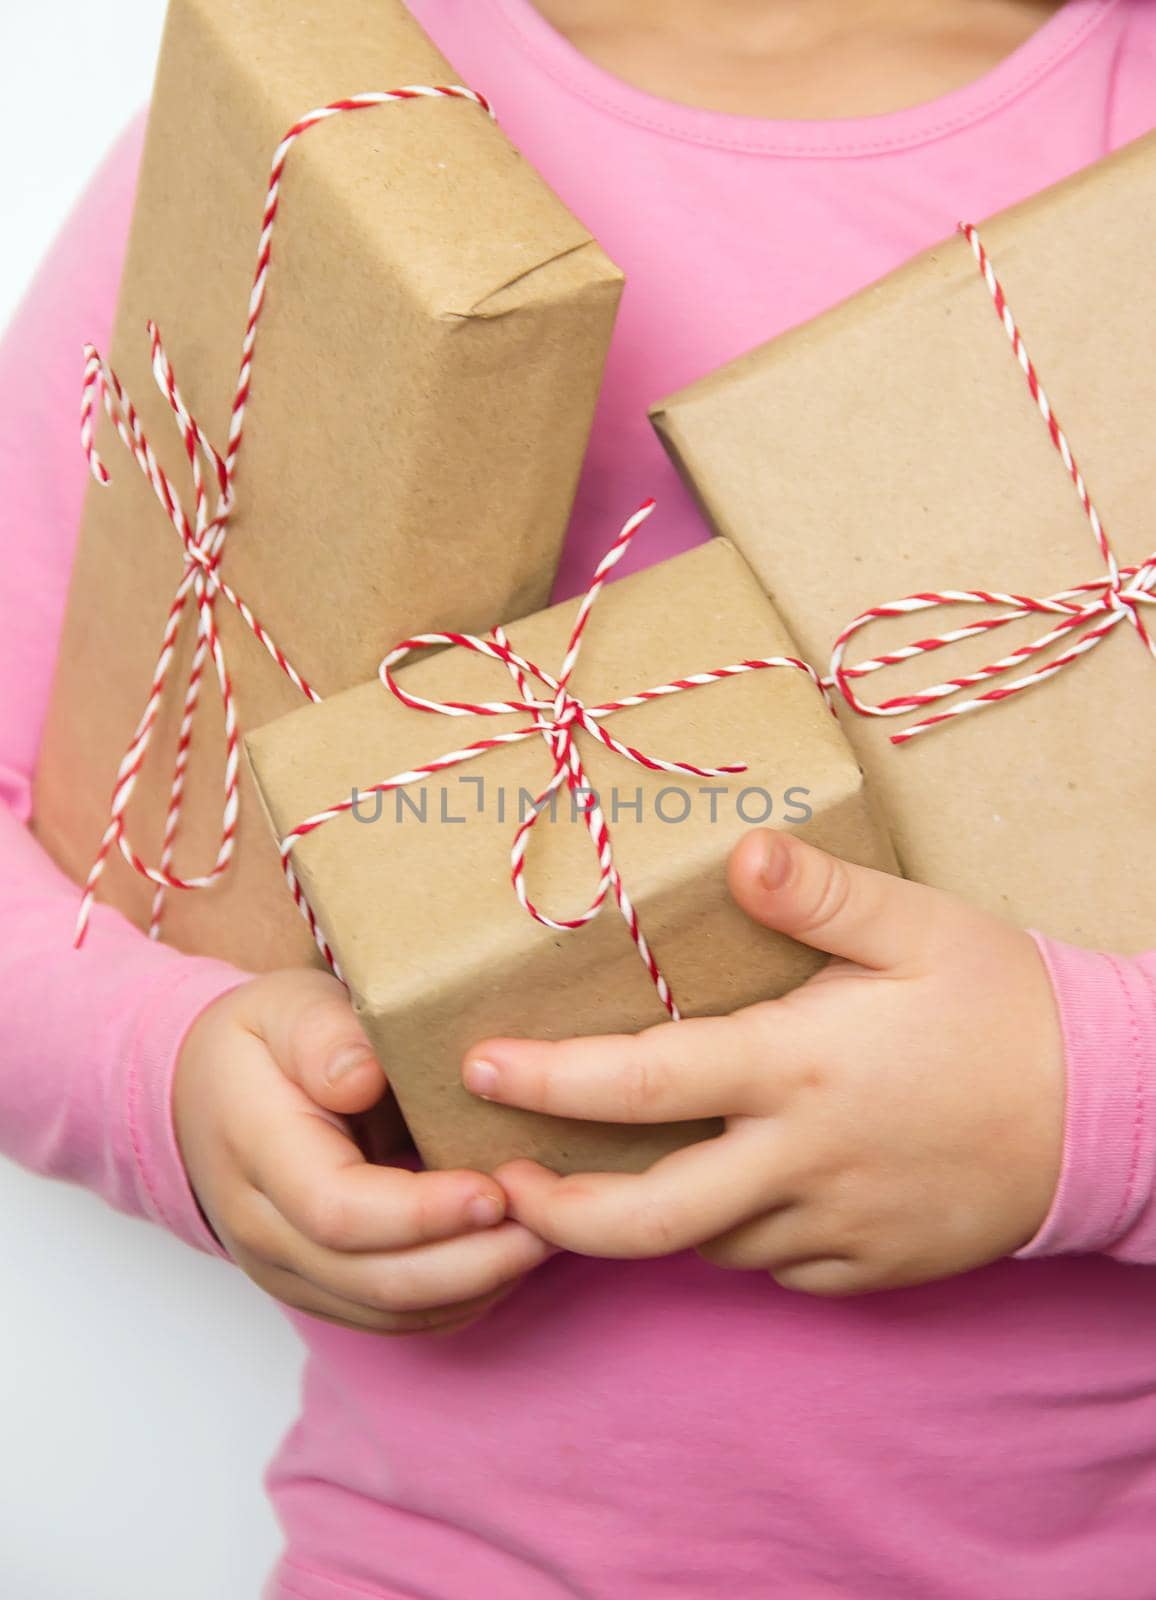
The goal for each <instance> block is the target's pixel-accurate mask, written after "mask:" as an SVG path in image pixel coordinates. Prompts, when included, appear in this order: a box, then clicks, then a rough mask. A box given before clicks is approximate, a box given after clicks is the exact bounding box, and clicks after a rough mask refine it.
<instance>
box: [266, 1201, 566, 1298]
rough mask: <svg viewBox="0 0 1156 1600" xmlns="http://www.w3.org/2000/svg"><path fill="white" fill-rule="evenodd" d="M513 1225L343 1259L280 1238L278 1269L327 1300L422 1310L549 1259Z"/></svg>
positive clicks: (483, 1290)
mask: <svg viewBox="0 0 1156 1600" xmlns="http://www.w3.org/2000/svg"><path fill="white" fill-rule="evenodd" d="M551 1253H552V1252H551V1250H550V1247H549V1246H548V1245H547V1244H544V1243H543V1241H542V1240H541V1239H537V1238H535V1237H534V1235H533V1234H532V1233H530V1232H529V1231H528V1230H527V1229H526V1228H523V1227H521V1226H520V1225H519V1224H518V1223H516V1222H505V1223H502V1224H500V1225H499V1226H498V1227H496V1228H491V1229H489V1230H488V1231H487V1232H485V1233H479V1234H474V1235H469V1236H463V1237H460V1238H456V1239H443V1240H440V1241H438V1242H436V1243H433V1244H426V1245H420V1246H418V1247H416V1248H415V1249H412V1250H398V1251H394V1252H392V1253H382V1254H377V1253H374V1254H362V1255H347V1254H344V1253H343V1252H340V1251H333V1250H326V1249H324V1248H323V1247H322V1246H320V1245H317V1244H315V1243H313V1241H312V1240H310V1239H308V1238H305V1237H304V1236H302V1235H300V1234H292V1235H289V1234H287V1235H286V1242H285V1246H284V1253H283V1256H282V1264H284V1265H288V1266H289V1267H290V1268H292V1270H293V1271H294V1272H297V1273H298V1274H299V1275H300V1276H301V1277H303V1278H307V1279H308V1280H309V1282H310V1283H312V1284H314V1285H315V1286H316V1287H317V1288H318V1289H320V1290H323V1291H324V1292H326V1293H328V1294H336V1295H340V1296H341V1297H342V1298H343V1299H345V1300H349V1301H353V1302H355V1303H356V1304H358V1305H361V1306H366V1307H369V1308H371V1309H373V1310H376V1311H386V1312H402V1311H427V1310H429V1309H430V1308H432V1307H436V1306H454V1305H459V1304H461V1303H462V1302H463V1301H467V1300H471V1301H472V1300H478V1299H482V1298H485V1297H486V1296H488V1295H492V1294H495V1293H496V1292H497V1291H499V1290H500V1289H502V1288H504V1287H505V1286H506V1285H507V1284H509V1283H511V1282H512V1281H513V1280H514V1279H516V1278H524V1277H525V1275H526V1274H527V1273H528V1272H530V1271H532V1270H533V1268H534V1267H536V1266H539V1265H540V1264H541V1263H542V1262H543V1261H545V1260H546V1258H547V1257H548V1256H549V1255H550V1254H551Z"/></svg>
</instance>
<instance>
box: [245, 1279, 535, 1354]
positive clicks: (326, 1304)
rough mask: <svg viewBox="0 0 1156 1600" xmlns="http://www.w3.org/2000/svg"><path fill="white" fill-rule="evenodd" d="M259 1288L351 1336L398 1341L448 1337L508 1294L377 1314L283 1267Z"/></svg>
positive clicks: (371, 1309)
mask: <svg viewBox="0 0 1156 1600" xmlns="http://www.w3.org/2000/svg"><path fill="white" fill-rule="evenodd" d="M260 1287H261V1288H262V1289H264V1290H265V1292H266V1294H271V1295H272V1296H273V1297H274V1299H276V1300H280V1301H281V1303H282V1305H286V1306H289V1307H290V1308H291V1309H293V1310H294V1311H300V1312H304V1314H305V1315H306V1316H310V1317H321V1318H323V1319H324V1320H325V1321H326V1322H332V1323H336V1324H337V1325H338V1326H339V1327H343V1328H349V1329H350V1330H351V1331H352V1332H354V1333H378V1334H388V1335H392V1336H394V1337H400V1336H403V1335H406V1334H410V1335H412V1334H418V1333H450V1332H453V1331H454V1330H455V1329H457V1328H464V1327H465V1326H466V1325H467V1323H470V1322H475V1321H476V1320H477V1319H478V1317H480V1316H482V1315H483V1314H484V1313H485V1312H486V1311H488V1310H489V1309H490V1307H491V1306H493V1305H495V1304H496V1303H497V1302H498V1301H499V1300H501V1299H503V1298H504V1297H505V1295H506V1294H507V1293H508V1290H507V1289H506V1288H502V1289H500V1290H497V1291H496V1292H495V1293H493V1294H488V1295H483V1296H480V1297H478V1298H475V1299H473V1300H468V1301H465V1302H464V1303H459V1304H457V1305H446V1306H430V1307H429V1308H427V1309H425V1310H421V1311H380V1310H377V1309H376V1308H375V1307H373V1306H366V1305H362V1304H361V1303H360V1302H358V1301H356V1300H348V1299H346V1298H345V1297H344V1296H343V1295H338V1294H333V1293H331V1292H330V1291H329V1290H327V1289H323V1288H319V1287H318V1286H317V1285H316V1284H315V1283H311V1282H310V1281H309V1280H308V1279H307V1278H303V1277H301V1276H300V1274H298V1273H296V1272H293V1271H291V1270H290V1269H289V1268H287V1267H268V1268H266V1269H265V1270H264V1271H263V1272H262V1273H261V1282H260Z"/></svg>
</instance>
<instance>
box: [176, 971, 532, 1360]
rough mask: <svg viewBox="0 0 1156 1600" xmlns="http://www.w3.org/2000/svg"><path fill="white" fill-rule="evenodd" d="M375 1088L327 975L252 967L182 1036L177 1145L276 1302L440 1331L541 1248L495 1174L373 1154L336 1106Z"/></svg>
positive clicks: (521, 1270) (229, 1240)
mask: <svg viewBox="0 0 1156 1600" xmlns="http://www.w3.org/2000/svg"><path fill="white" fill-rule="evenodd" d="M341 1069H344V1070H341ZM385 1087H386V1085H385V1080H384V1078H383V1076H382V1073H381V1069H380V1068H379V1067H378V1065H377V1062H376V1061H375V1059H374V1057H373V1055H372V1053H371V1051H370V1048H369V1045H368V1043H367V1042H366V1039H365V1035H364V1034H363V1033H362V1031H361V1028H360V1026H359V1024H358V1022H357V1019H356V1017H355V1016H354V1014H353V1011H352V1010H351V1008H350V1005H349V1001H348V998H347V997H346V994H345V991H344V989H343V988H342V987H341V985H340V984H339V983H337V981H336V980H335V979H333V978H329V977H326V976H325V975H324V974H322V973H319V972H307V971H297V972H278V973H271V974H270V975H269V976H267V977H262V978H254V979H253V980H252V981H251V982H249V983H246V984H243V985H242V986H241V987H240V988H238V989H234V990H233V991H232V992H231V993H230V994H227V995H224V996H222V998H221V999H219V1000H218V1001H216V1002H215V1003H214V1004H213V1005H212V1006H210V1007H209V1008H208V1010H206V1011H205V1012H203V1013H202V1015H201V1016H200V1017H198V1019H197V1021H196V1022H195V1023H194V1024H193V1026H192V1028H191V1029H190V1030H189V1033H188V1035H187V1036H186V1039H185V1042H184V1045H183V1047H182V1049H181V1054H180V1059H179V1061H178V1063H177V1071H176V1078H175V1081H174V1085H173V1117H174V1123H175V1127H176V1133H177V1140H178V1143H179V1146H180V1151H181V1156H182V1159H183V1160H184V1164H185V1170H186V1172H187V1173H188V1177H189V1181H190V1183H191V1184H192V1187H193V1189H194V1191H195V1193H196V1196H197V1199H198V1200H199V1202H200V1205H201V1208H202V1210H203V1211H204V1213H205V1216H206V1217H207V1219H208V1221H209V1223H210V1225H211V1226H212V1227H213V1229H214V1231H215V1232H216V1234H217V1237H218V1238H219V1239H220V1241H221V1243H222V1244H223V1245H224V1247H225V1249H226V1250H227V1251H228V1252H229V1254H230V1255H231V1256H232V1258H233V1260H234V1261H236V1262H237V1264H238V1265H239V1266H240V1267H241V1268H242V1269H243V1270H244V1271H245V1272H246V1273H247V1274H248V1275H249V1277H250V1278H252V1279H253V1281H254V1282H255V1283H256V1284H258V1285H259V1286H260V1287H261V1288H262V1289H264V1290H266V1291H267V1292H268V1293H269V1294H271V1295H273V1296H275V1297H276V1298H277V1299H278V1300H281V1301H284V1302H285V1304H287V1305H289V1306H292V1307H294V1308H295V1309H297V1310H298V1311H305V1312H308V1313H309V1315H310V1316H315V1317H321V1318H323V1319H324V1320H325V1321H327V1322H335V1323H338V1324H339V1325H341V1326H342V1327H348V1328H355V1329H359V1330H368V1331H370V1332H375V1333H389V1334H403V1333H421V1332H427V1331H432V1330H438V1331H447V1330H449V1329H451V1328H456V1327H461V1326H464V1324H466V1323H467V1322H471V1321H473V1320H474V1319H475V1318H477V1317H478V1316H480V1315H481V1314H482V1312H483V1311H485V1310H486V1309H487V1308H488V1307H489V1306H490V1305H491V1304H492V1303H493V1302H494V1301H496V1300H498V1299H501V1298H502V1296H503V1295H505V1294H506V1293H508V1292H509V1290H510V1289H511V1288H512V1287H513V1286H514V1284H515V1283H516V1282H517V1281H518V1280H519V1279H520V1278H522V1277H524V1276H525V1274H526V1273H527V1272H529V1271H530V1270H531V1269H532V1268H533V1267H535V1266H537V1265H538V1264H539V1262H541V1261H543V1260H544V1259H545V1258H546V1257H547V1256H548V1255H551V1254H553V1251H552V1250H551V1248H550V1247H549V1246H548V1245H545V1244H543V1243H542V1241H541V1240H540V1239H538V1238H537V1237H536V1236H535V1235H534V1234H532V1233H530V1232H529V1230H528V1229H526V1228H524V1227H522V1226H521V1224H520V1223H517V1222H513V1221H510V1220H507V1219H506V1197H505V1194H504V1193H503V1191H502V1189H501V1187H500V1185H499V1184H497V1183H495V1182H494V1180H493V1178H490V1177H486V1176H485V1175H483V1174H481V1173H477V1172H409V1171H406V1170H403V1169H399V1168H394V1167H380V1166H373V1165H371V1164H370V1163H369V1162H368V1161H367V1160H366V1159H365V1157H364V1156H363V1154H362V1152H361V1150H360V1149H359V1148H358V1146H357V1145H356V1144H355V1143H354V1141H353V1138H352V1137H351V1135H350V1133H349V1131H348V1128H347V1126H346V1124H345V1122H344V1121H343V1117H344V1116H347V1115H353V1114H355V1113H357V1112H361V1111H365V1110H368V1109H369V1107H370V1106H372V1105H374V1104H375V1103H376V1102H377V1101H378V1100H379V1099H380V1098H381V1096H382V1095H383V1094H384V1092H385Z"/></svg>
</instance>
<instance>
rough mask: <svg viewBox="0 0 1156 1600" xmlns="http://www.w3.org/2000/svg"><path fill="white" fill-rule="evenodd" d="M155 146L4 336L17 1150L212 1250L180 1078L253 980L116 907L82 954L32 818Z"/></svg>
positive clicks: (110, 165) (10, 972) (111, 191)
mask: <svg viewBox="0 0 1156 1600" xmlns="http://www.w3.org/2000/svg"><path fill="white" fill-rule="evenodd" d="M138 147H139V131H135V130H134V132H132V133H130V135H129V136H128V137H127V138H126V139H125V140H124V141H123V142H122V144H121V146H120V147H119V148H118V149H117V150H116V151H115V152H114V153H113V155H112V157H111V158H110V160H109V161H108V162H107V163H106V164H105V166H104V168H103V169H102V170H101V172H100V173H99V174H98V176H97V178H96V180H95V182H94V183H93V185H92V186H91V188H90V190H89V192H88V194H87V195H86V196H85V198H84V199H83V201H82V202H81V204H80V205H79V207H78V208H77V210H76V212H75V213H74V214H73V216H72V218H71V219H70V220H69V222H68V223H67V225H66V226H65V228H64V231H63V232H62V234H61V235H60V238H59V239H58V241H57V243H56V245H55V247H54V248H53V250H52V252H51V254H50V255H49V257H48V259H47V260H46V262H45V263H44V266H43V268H42V269H41V271H40V273H39V274H38V276H37V279H36V281H35V282H34V284H33V285H32V288H31V290H30V292H29V294H28V296H27V297H26V299H25V301H24V304H23V306H22V307H21V308H20V310H19V312H18V313H17V316H16V318H15V321H14V322H13V323H12V325H11V327H10V328H9V329H8V331H7V333H6V335H5V337H4V340H3V342H2V343H0V569H2V570H3V573H4V581H3V583H0V996H2V1003H0V1149H2V1150H3V1151H4V1152H5V1153H7V1154H8V1155H11V1156H13V1157H14V1158H15V1159H16V1160H18V1161H20V1162H22V1163H23V1164H24V1165H26V1166H29V1167H32V1168H34V1169H35V1170H36V1171H39V1172H43V1173H47V1174H49V1175H51V1176H54V1177H60V1178H67V1179H71V1180H74V1181H76V1182H79V1183H83V1184H86V1185H87V1186H88V1187H90V1188H92V1189H95V1190H97V1191H98V1192H99V1193H101V1194H102V1195H104V1197H105V1198H106V1199H107V1200H109V1201H110V1202H111V1203H112V1204H113V1205H115V1206H118V1207H120V1208H121V1209H123V1210H126V1211H132V1212H136V1213H139V1214H142V1215H146V1216H151V1217H154V1218H155V1219H156V1220H158V1221H162V1222H164V1223H165V1224H166V1225H167V1226H169V1227H170V1228H172V1229H174V1231H176V1232H177V1233H180V1234H181V1235H183V1236H184V1237H185V1238H186V1239H189V1240H190V1241H191V1242H194V1243H198V1244H201V1245H204V1246H206V1247H208V1246H209V1244H210V1235H209V1234H208V1231H207V1230H206V1229H205V1227H204V1224H203V1223H202V1222H201V1220H200V1216H199V1213H198V1211H197V1208H196V1205H195V1202H194V1201H193V1199H192V1196H191V1194H190V1192H189V1188H188V1184H187V1183H186V1181H185V1178H184V1173H183V1170H182V1167H181V1164H180V1160H179V1157H178V1154H177V1149H176V1144H175V1140H174V1138H173V1134H172V1126H171V1119H170V1115H169V1094H170V1087H171V1082H170V1080H171V1073H172V1068H173V1063H174V1060H175V1056H176V1052H177V1048H178V1046H179V1043H180V1040H181V1039H182V1037H183V1035H184V1033H185V1032H186V1030H187V1028H188V1027H189V1025H190V1023H191V1022H192V1021H193V1019H194V1018H195V1017H196V1016H197V1015H198V1014H199V1012H200V1011H201V1010H202V1009H203V1008H204V1006H205V1005H206V1004H207V1003H208V1002H209V1001H210V1000H212V999H213V998H214V997H215V996H216V995H218V994H220V993H221V992H222V990H223V989H225V988H227V987H228V986H229V985H230V984H232V983H234V982H236V981H237V975H236V974H234V973H233V972H232V971H231V970H230V969H229V968H227V967H223V966H220V965H218V964H217V963H214V962H201V961H196V962H193V961H188V960H185V959H184V958H182V957H180V956H178V955H176V954H175V953H174V952H173V951H171V950H166V949H164V948H162V947H161V946H159V945H154V944H150V943H149V941H148V940H146V939H145V938H144V937H143V936H142V935H140V934H139V933H137V932H136V930H135V929H133V928H131V927H129V925H128V924H127V923H125V922H124V921H123V920H122V919H120V918H119V917H118V916H116V915H115V914H114V913H112V912H109V911H107V910H102V911H101V912H99V914H98V919H97V922H96V923H94V926H93V929H92V933H91V935H90V941H89V944H88V946H87V947H86V948H85V950H84V951H82V952H79V953H78V952H77V951H75V950H74V949H73V948H72V932H71V930H72V925H73V922H74V920H75V916H76V909H77V904H78V891H77V890H76V889H75V887H74V886H73V885H72V884H70V883H69V882H68V881H67V880H66V879H65V878H64V877H63V876H62V875H61V874H60V873H59V872H57V870H56V869H55V867H53V865H52V863H51V862H50V861H49V860H48V859H47V857H46V856H45V855H44V853H43V851H42V850H41V849H40V848H39V846H38V845H37V844H36V843H35V841H34V840H33V839H32V838H31V836H30V835H29V834H28V832H27V831H26V829H25V827H24V825H23V824H24V823H25V822H26V821H27V819H28V814H29V805H30V798H29V797H30V792H31V777H32V769H33V765H34V762H35V759H36V749H37V745H38V743H39V738H40V729H41V725H42V722H43V718H44V710H45V707H46V705H47V702H48V695H49V690H50V687H51V682H52V672H53V664H54V658H55V654H56V637H57V633H58V631H59V627H60V620H61V615H62V612H63V607H64V597H65V593H66V590H67V585H68V575H69V569H70V567H71V563H72V549H73V543H74V540H75V535H76V527H77V523H78V521H79V517H80V509H81V501H82V497H83V494H84V486H85V468H84V462H83V458H82V456H81V453H80V447H79V442H78V437H77V422H76V418H77V406H78V395H79V381H80V374H81V370H82V365H83V353H82V352H83V346H84V341H85V340H86V339H91V338H103V337H104V336H105V335H106V334H107V332H108V328H109V326H110V324H111V321H112V309H113V305H114V303H115V299H116V284H117V278H118V276H119V271H120V258H121V254H122V252H123V247H124V240H125V236H126V234H127V229H128V219H129V212H130V207H131V202H132V190H133V182H134V177H135V172H136V162H137V151H138ZM125 559H126V560H130V559H131V552H130V551H128V550H127V549H126V552H125ZM110 777H111V774H110Z"/></svg>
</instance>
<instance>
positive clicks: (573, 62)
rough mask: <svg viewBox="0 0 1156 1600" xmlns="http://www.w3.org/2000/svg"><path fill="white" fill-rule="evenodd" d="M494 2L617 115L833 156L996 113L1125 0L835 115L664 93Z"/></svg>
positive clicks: (548, 59) (1086, 1)
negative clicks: (779, 111) (714, 105)
mask: <svg viewBox="0 0 1156 1600" xmlns="http://www.w3.org/2000/svg"><path fill="white" fill-rule="evenodd" d="M492 4H493V8H494V10H495V11H496V12H497V13H498V14H499V15H500V16H501V18H502V20H503V21H504V22H505V23H506V25H507V26H508V27H509V28H510V29H511V31H512V32H513V33H514V34H515V35H516V36H517V38H518V40H519V42H520V44H521V46H522V48H523V49H524V50H526V51H528V52H529V54H530V55H532V56H533V57H534V58H535V59H536V61H537V63H538V65H539V66H540V67H542V69H543V70H544V71H545V72H547V73H548V74H549V75H550V76H551V77H552V78H553V79H554V80H555V81H556V82H558V83H560V84H562V85H563V86H564V87H565V88H567V89H569V90H570V91H571V92H572V93H574V94H577V95H579V96H581V97H582V98H583V99H584V100H586V101H588V102H589V103H590V104H592V105H594V106H596V107H598V108H599V109H601V110H603V111H606V112H609V113H610V114H611V115H613V116H616V117H620V118H621V119H623V120H624V121H626V122H631V123H634V124H635V125H636V126H639V127H644V128H649V129H650V130H651V131H652V132H654V133H658V134H662V135H665V136H666V137H668V138H673V139H683V140H686V141H688V142H690V143H692V144H702V145H713V146H715V147H717V148H721V149H729V150H738V151H748V152H750V153H751V154H761V155H774V156H796V157H812V158H815V157H818V158H823V159H828V160H830V159H838V158H841V157H848V158H854V157H857V156H868V155H879V154H883V153H886V152H888V151H899V150H906V149H911V148H912V147H914V146H917V145H921V144H927V143H929V142H930V141H932V140H934V139H940V138H943V137H945V136H947V135H949V134H952V133H955V132H957V131H958V130H960V129H962V128H966V127H968V126H970V125H971V124H972V123H975V122H978V121H980V120H981V119H982V118H984V117H986V116H990V115H991V114H992V113H993V112H995V111H998V110H999V109H1000V107H1001V106H1004V105H1006V104H1007V103H1008V102H1009V101H1011V100H1014V99H1015V98H1016V97H1017V96H1019V95H1021V94H1023V93H1024V91H1025V90H1026V89H1028V88H1030V87H1031V85H1032V84H1034V83H1036V82H1038V81H1039V80H1040V79H1042V78H1044V77H1046V76H1047V74H1048V73H1050V72H1052V71H1053V70H1054V69H1055V68H1056V67H1057V66H1059V65H1060V63H1061V62H1063V61H1065V60H1066V59H1067V58H1068V57H1069V56H1070V55H1071V54H1072V52H1073V51H1075V50H1076V49H1078V48H1079V46H1080V45H1081V44H1082V43H1083V42H1084V40H1085V39H1086V38H1087V37H1088V35H1089V34H1090V33H1092V32H1093V30H1094V29H1096V28H1097V27H1099V25H1100V24H1101V22H1103V21H1104V19H1105V18H1106V17H1107V16H1108V15H1109V14H1110V13H1111V12H1112V11H1114V10H1115V9H1116V7H1117V5H1118V4H1119V0H1066V4H1065V5H1063V6H1062V7H1061V8H1060V10H1059V11H1057V12H1055V14H1054V15H1053V16H1051V17H1049V18H1048V19H1047V21H1046V22H1044V23H1043V24H1042V25H1041V26H1040V27H1039V28H1038V29H1037V30H1036V32H1035V33H1034V34H1032V36H1031V37H1030V38H1029V39H1027V40H1025V41H1024V43H1023V44H1022V45H1020V47H1019V48H1018V49H1017V50H1014V51H1013V52H1012V53H1011V55H1009V56H1007V57H1005V58H1004V60H1003V61H1001V62H1000V63H999V64H998V65H997V66H995V67H993V68H992V69H991V71H990V72H986V73H984V74H983V76H982V77H980V78H977V79H975V80H974V81H973V82H971V83H969V84H965V85H964V86H963V87H962V88H960V89H956V90H953V91H952V92H951V93H950V94H946V95H943V96H941V97H940V98H939V99H937V100H931V101H927V102H925V103H924V104H922V105H917V106H911V107H908V108H907V109H905V110H902V111H893V112H887V113H885V114H883V115H880V116H872V117H846V118H840V119H836V120H831V121H795V120H789V119H785V118H769V117H768V118H762V117H752V116H743V115H739V114H737V113H733V112H724V111H708V110H703V109H701V108H700V107H697V106H689V105H682V104H680V103H679V102H677V101H673V100H665V99H663V98H662V97H660V96H658V95H654V94H650V93H649V92H647V91H646V90H644V89H639V88H636V87H635V86H634V85H633V84H630V83H627V82H626V81H625V80H623V79H622V78H618V77H615V76H614V74H613V73H610V72H607V71H606V70H605V68H603V67H599V66H597V65H596V64H595V63H594V62H592V61H590V60H589V59H588V58H587V57H586V56H584V55H583V54H582V53H581V51H580V50H578V49H577V48H576V47H575V46H574V45H572V44H571V43H570V41H569V40H568V39H566V38H565V37H564V36H563V35H562V34H560V33H559V32H558V31H557V29H556V28H554V27H553V26H552V25H551V24H550V23H549V22H547V21H546V19H545V17H543V16H542V14H541V12H540V11H538V10H537V8H536V6H535V5H534V4H533V0H492Z"/></svg>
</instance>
